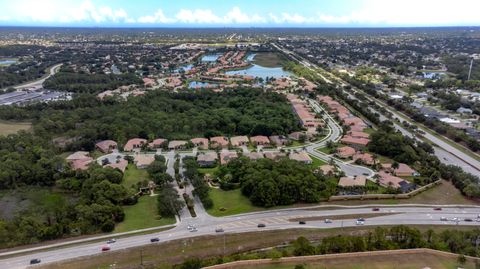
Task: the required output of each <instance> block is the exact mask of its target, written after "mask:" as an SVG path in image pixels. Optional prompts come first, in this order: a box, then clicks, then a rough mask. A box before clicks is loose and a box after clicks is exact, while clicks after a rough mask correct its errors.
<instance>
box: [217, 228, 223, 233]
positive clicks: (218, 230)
mask: <svg viewBox="0 0 480 269" xmlns="http://www.w3.org/2000/svg"><path fill="white" fill-rule="evenodd" d="M215 232H216V233H223V232H224V230H223V229H222V228H217V229H215Z"/></svg>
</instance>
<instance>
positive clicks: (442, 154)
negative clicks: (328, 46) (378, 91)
mask: <svg viewBox="0 0 480 269" xmlns="http://www.w3.org/2000/svg"><path fill="white" fill-rule="evenodd" d="M273 46H274V47H275V48H277V49H278V50H279V51H281V52H283V53H284V54H287V55H289V56H293V57H294V58H295V59H297V60H298V61H299V63H301V64H302V65H304V66H305V67H307V68H309V69H310V70H312V71H315V72H317V70H315V69H313V67H314V68H316V69H318V67H317V66H316V65H314V64H312V63H310V62H308V61H307V60H305V59H303V58H302V57H300V56H298V55H296V54H295V53H294V52H292V51H290V50H287V49H285V48H283V47H280V46H278V45H277V44H273ZM317 74H318V75H319V76H321V77H322V78H323V79H324V80H325V81H326V82H327V83H330V84H333V82H332V80H330V79H328V78H326V77H325V76H324V75H323V74H321V73H319V72H317ZM332 76H333V75H332ZM335 79H336V81H338V82H339V83H340V85H341V86H347V85H348V84H347V83H346V82H345V81H343V80H341V79H340V78H337V77H335ZM355 91H359V90H358V89H355V87H353V86H352V92H355ZM347 94H349V96H353V95H352V94H351V93H348V92H347ZM366 98H367V99H368V100H370V101H373V102H375V103H377V104H378V105H380V106H382V107H383V108H385V109H386V110H387V111H389V112H391V113H392V114H393V117H394V118H397V119H399V120H400V121H405V119H404V118H403V117H401V116H400V114H399V113H398V112H397V111H395V110H392V109H390V107H389V106H387V105H385V104H384V103H382V102H380V101H378V100H376V99H374V98H371V97H370V96H368V95H367V96H366ZM380 115H381V114H380ZM408 122H409V123H410V124H414V125H416V126H417V127H418V129H420V130H423V131H424V132H425V133H426V134H425V135H424V137H425V138H426V139H427V140H429V141H430V142H432V143H434V144H435V145H436V146H434V149H435V155H436V156H437V157H438V159H439V160H440V162H442V163H444V164H454V165H458V166H459V167H461V168H462V169H463V170H464V171H465V172H468V173H471V174H473V175H478V173H479V172H480V162H479V161H477V160H476V159H474V158H472V157H470V156H469V155H468V154H465V153H464V152H462V151H460V150H458V149H457V148H455V147H453V146H451V145H450V144H448V143H447V142H445V141H444V140H442V139H439V138H438V137H436V136H433V135H431V134H430V133H428V132H426V130H425V129H424V128H423V127H421V126H418V125H417V124H415V123H414V122H412V121H410V120H408ZM395 128H396V129H397V130H399V131H400V132H402V133H403V134H404V135H408V136H410V137H413V135H412V134H411V133H410V132H408V131H407V130H406V129H404V128H403V127H401V126H399V125H398V124H395Z"/></svg>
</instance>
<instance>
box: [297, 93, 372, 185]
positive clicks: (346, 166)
mask: <svg viewBox="0 0 480 269" xmlns="http://www.w3.org/2000/svg"><path fill="white" fill-rule="evenodd" d="M308 102H309V103H310V106H311V107H312V108H313V110H315V112H317V113H322V112H323V115H325V117H326V119H325V120H326V121H327V125H328V127H329V129H330V133H329V135H328V136H327V138H326V139H324V140H322V141H321V142H318V143H314V144H310V145H308V146H307V147H305V149H306V151H307V152H308V153H309V154H311V155H313V156H315V157H317V158H319V159H321V160H323V161H326V162H330V161H331V160H333V161H334V163H335V164H336V165H337V166H338V167H339V168H340V169H341V170H342V171H343V172H345V175H346V176H350V177H354V176H360V175H364V176H367V177H368V178H370V179H371V178H373V176H374V175H375V172H374V171H373V170H372V169H370V168H367V167H364V166H359V165H355V164H350V163H346V162H344V161H342V160H340V159H337V158H334V157H332V156H330V155H327V154H325V153H322V152H319V151H316V150H315V149H316V148H321V147H325V145H326V144H327V142H328V141H333V142H337V141H338V140H340V138H341V136H342V132H343V131H342V127H341V126H340V125H339V124H338V123H337V122H336V121H335V120H334V119H333V118H332V116H330V114H328V112H327V111H326V110H324V109H323V108H322V107H321V106H320V105H319V104H318V102H317V101H315V100H312V99H308Z"/></svg>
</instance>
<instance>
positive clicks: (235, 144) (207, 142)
mask: <svg viewBox="0 0 480 269" xmlns="http://www.w3.org/2000/svg"><path fill="white" fill-rule="evenodd" d="M289 138H290V137H289ZM289 138H287V137H285V136H278V135H273V136H263V135H257V136H251V137H248V136H232V137H230V138H228V137H226V136H215V137H210V139H208V138H202V137H199V138H192V139H190V140H170V141H168V140H167V139H163V138H157V139H154V140H152V141H150V142H149V141H148V140H147V139H143V138H132V139H130V140H128V141H127V143H125V145H124V146H123V151H125V152H132V151H140V150H142V149H146V150H157V149H162V148H163V149H168V150H182V149H189V148H193V147H197V148H198V149H200V150H207V149H226V148H239V147H246V146H249V145H253V146H256V147H271V146H277V147H280V146H284V145H286V144H287V143H288V142H289ZM293 138H296V136H295V135H294V136H293ZM95 148H96V149H98V150H99V151H101V152H103V153H110V152H112V151H114V150H117V149H118V145H117V142H115V141H113V140H104V141H100V142H98V143H97V144H95Z"/></svg>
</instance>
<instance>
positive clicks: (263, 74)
mask: <svg viewBox="0 0 480 269" xmlns="http://www.w3.org/2000/svg"><path fill="white" fill-rule="evenodd" d="M225 74H227V75H244V76H254V77H259V78H263V79H266V78H267V77H270V78H271V77H274V78H281V77H289V76H291V75H292V74H291V73H290V72H287V71H285V70H283V69H282V68H281V67H263V66H260V65H256V64H254V65H252V66H251V67H249V68H247V69H243V70H235V71H227V72H225Z"/></svg>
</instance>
